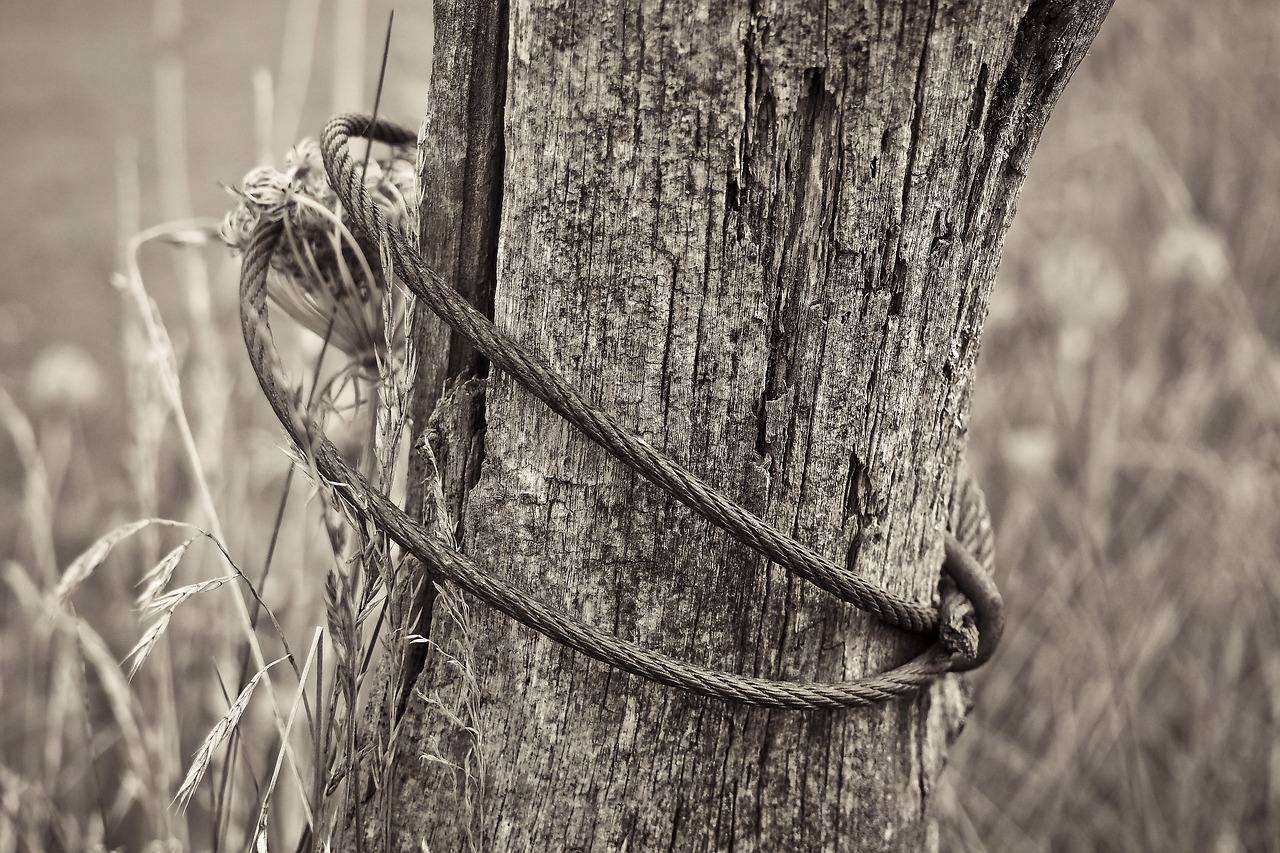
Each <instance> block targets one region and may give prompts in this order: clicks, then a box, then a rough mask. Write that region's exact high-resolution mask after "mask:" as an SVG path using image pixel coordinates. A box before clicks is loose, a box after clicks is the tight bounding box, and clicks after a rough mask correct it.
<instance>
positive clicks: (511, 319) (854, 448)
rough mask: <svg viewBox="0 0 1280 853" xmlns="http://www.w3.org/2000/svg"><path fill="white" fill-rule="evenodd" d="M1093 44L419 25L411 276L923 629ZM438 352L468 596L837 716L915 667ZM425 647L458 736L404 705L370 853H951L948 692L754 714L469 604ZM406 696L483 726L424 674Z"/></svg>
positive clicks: (897, 21)
mask: <svg viewBox="0 0 1280 853" xmlns="http://www.w3.org/2000/svg"><path fill="white" fill-rule="evenodd" d="M1109 6H1110V0H1082V1H1081V2H1069V0H1036V2H1031V3H1030V4H1028V2H1025V0H1023V2H1015V1H1014V0H992V2H984V3H973V2H942V0H934V2H930V3H926V2H883V0H882V2H867V3H862V4H844V5H841V4H836V5H834V6H833V5H830V4H826V3H806V2H796V3H786V4H776V5H772V6H771V5H765V6H761V5H760V4H757V3H717V4H714V5H711V4H708V3H706V2H698V3H676V4H664V3H656V2H651V0H639V2H627V3H624V4H622V5H616V4H590V3H586V4H563V3H554V2H543V0H533V2H528V3H519V4H513V5H512V6H511V7H510V8H508V7H507V5H506V3H505V2H474V0H440V2H438V3H437V5H436V22H437V31H436V54H435V55H436V65H435V71H434V77H433V100H432V108H431V110H432V111H431V113H430V114H429V116H428V118H427V123H426V128H427V138H426V141H425V145H424V148H423V154H424V157H423V190H424V199H423V211H422V242H423V249H424V254H425V256H426V257H427V259H428V260H429V262H431V263H433V264H434V265H435V266H436V267H437V269H439V271H440V272H441V273H442V274H444V275H445V277H446V279H450V280H452V281H455V282H456V283H457V286H458V287H459V288H460V289H461V290H462V291H463V292H464V293H467V294H469V295H470V296H471V297H472V298H473V300H474V302H475V303H476V304H477V305H479V306H481V307H482V308H484V309H485V310H488V311H491V312H492V314H493V316H494V318H495V320H496V322H497V323H498V325H499V326H502V327H504V328H506V329H508V330H509V331H511V332H512V333H513V334H514V335H516V337H517V338H519V339H520V340H521V341H523V342H525V343H527V344H528V345H529V346H530V347H532V348H536V349H537V350H539V351H541V352H542V353H544V354H545V355H546V356H547V357H548V358H549V359H550V360H551V362H552V363H553V364H555V365H556V366H557V367H558V368H559V369H560V370H561V371H563V372H564V373H565V374H566V375H567V376H568V377H569V378H570V379H571V380H572V381H573V382H575V383H576V384H577V385H578V387H579V388H581V389H582V390H583V391H584V392H585V393H586V395H587V396H588V398H590V399H592V400H595V401H598V402H599V403H600V404H601V405H602V407H603V408H605V409H606V410H608V411H610V412H612V413H614V414H615V415H616V416H617V417H618V418H619V419H620V420H621V421H622V422H623V423H624V424H625V425H627V426H628V427H630V428H632V429H634V430H635V431H636V432H637V433H638V434H639V435H641V436H642V437H643V438H645V439H646V440H647V441H649V442H650V443H651V444H653V445H655V446H657V447H660V448H663V449H664V450H666V451H667V452H668V453H670V454H671V455H673V456H674V457H675V458H676V459H678V460H680V461H682V462H684V463H685V464H687V465H688V466H689V467H690V468H692V469H693V470H694V471H695V472H696V473H698V474H700V475H701V476H703V477H704V478H705V479H706V480H708V481H709V482H710V483H712V484H713V485H715V486H716V487H718V488H720V489H722V490H723V491H725V492H726V493H727V494H729V495H731V496H733V497H734V498H736V499H737V500H738V501H739V502H741V503H742V504H743V505H745V506H747V507H748V508H750V509H751V510H753V511H755V512H757V513H759V514H760V515H761V516H763V517H764V518H765V519H767V520H768V521H769V523H771V524H773V525H775V526H776V527H778V528H779V529H781V530H784V531H786V532H788V533H790V534H792V535H794V536H795V537H797V538H799V539H800V540H801V541H803V542H805V543H807V544H809V545H810V546H812V547H814V548H816V549H817V550H819V551H820V552H822V553H825V554H827V555H829V556H830V557H831V558H832V559H835V560H837V561H847V563H848V565H849V566H851V567H852V569H853V570H854V571H856V572H858V573H860V574H862V575H864V576H866V577H868V578H871V579H873V580H875V581H876V582H877V583H880V584H883V585H885V586H886V587H888V588H889V589H891V590H893V591H895V592H897V593H899V594H902V595H905V596H908V597H911V598H913V599H916V600H919V601H924V602H928V601H930V600H931V599H932V598H933V597H934V596H935V595H936V587H937V583H938V574H939V566H940V564H941V561H942V541H943V540H942V526H943V524H944V522H945V518H946V510H947V507H946V500H947V495H948V494H949V489H950V485H951V478H952V476H953V472H954V470H955V468H954V466H955V463H956V458H957V454H958V453H959V451H960V448H961V446H962V444H963V436H964V430H965V419H966V416H967V409H968V398H969V390H970V386H971V381H972V377H973V371H974V365H975V361H976V358H977V351H978V338H979V333H980V330H981V325H982V321H983V318H984V316H985V313H986V305H987V298H988V295H989V293H990V288H991V285H992V282H993V280H994V277H995V271H996V265H997V262H998V259H999V254H1000V247H1001V244H1002V241H1003V238H1004V234H1005V231H1006V229H1007V228H1008V225H1009V222H1010V219H1011V217H1012V214H1013V209H1014V203H1015V200H1016V197H1017V194H1018V191H1019V189H1020V188H1021V185H1022V181H1023V178H1024V177H1025V175H1026V170H1027V165H1028V161H1029V159H1030V156H1031V154H1032V152H1033V150H1034V148H1035V146H1036V143H1037V141H1038V140H1039V137H1040V134H1041V132H1042V130H1043V128H1044V124H1045V122H1046V120H1047V118H1048V115H1049V112H1050V109H1051V108H1052V106H1053V104H1054V103H1055V101H1056V99H1057V97H1058V94H1059V93H1060V92H1061V90H1062V88H1063V86H1065V84H1066V82H1067V80H1068V78H1069V77H1070V75H1071V73H1072V71H1073V70H1074V69H1075V67H1076V65H1077V64H1078V63H1079V61H1080V59H1081V58H1082V57H1083V55H1084V53H1085V51H1086V49H1087V48H1088V46H1089V44H1090V42H1091V41H1092V39H1093V37H1094V35H1095V34H1096V32H1097V29H1098V27H1099V26H1100V24H1101V21H1102V19H1103V17H1104V16H1105V14H1106V11H1107V9H1108V8H1109ZM429 334H430V335H431V336H433V337H431V338H430V342H428V345H431V346H435V347H436V349H435V352H436V353H437V357H436V360H435V361H434V362H431V363H430V364H426V365H424V368H423V373H422V374H421V375H420V379H419V386H418V388H417V389H416V391H417V393H418V394H419V401H418V409H417V411H418V423H417V425H416V429H417V430H418V431H419V433H420V434H428V433H429V435H430V437H431V438H433V439H434V442H435V451H436V458H437V459H438V460H439V461H440V466H441V470H442V471H443V473H444V475H445V485H446V494H447V495H448V496H449V503H450V506H451V510H452V511H453V512H455V513H456V514H457V517H456V519H455V520H456V521H457V522H458V523H459V525H460V527H459V538H460V540H461V543H462V544H461V546H462V547H463V548H464V550H466V551H467V552H469V553H470V554H471V555H472V557H473V558H474V559H475V560H477V561H478V562H479V563H480V564H482V565H485V566H488V567H490V568H491V569H492V570H494V571H496V572H497V573H499V574H501V575H502V576H504V577H506V578H509V579H511V580H512V581H514V582H516V583H518V584H519V585H520V586H522V587H524V588H525V589H527V590H529V591H530V592H532V593H533V594H535V595H536V596H538V597H540V598H541V599H542V600H544V601H546V602H548V603H551V604H554V605H556V606H558V607H562V608H564V609H566V610H567V611H569V612H572V613H575V614H581V615H582V616H584V617H585V618H587V619H589V620H590V621H592V622H594V623H596V624H598V625H601V626H605V627H608V628H610V629H611V630H613V631H615V632H616V633H618V634H619V635H621V636H623V637H626V638H630V639H635V640H637V641H640V642H643V643H646V644H649V645H651V646H653V647H654V648H657V649H660V650H662V651H664V652H667V653H669V654H673V655H678V656H681V657H684V658H687V659H689V660H692V661H697V662H700V663H704V664H710V665H714V666H717V667H722V668H725V669H729V670H733V671H738V672H743V673H748V674H752V675H759V676H766V677H777V678H787V679H821V680H840V679H849V678H855V677H857V676H860V675H864V674H868V673H872V672H876V671H879V670H882V669H885V668H888V667H890V666H891V665H893V664H895V663H898V662H901V661H902V660H904V659H905V658H907V657H908V656H910V655H911V654H912V653H913V652H915V651H917V650H918V649H919V648H920V646H921V643H922V642H923V641H922V640H921V638H918V637H912V636H908V635H903V634H901V633H900V632H897V631H895V630H892V629H888V628H885V627H883V626H881V625H880V624H878V623H877V622H875V621H874V620H873V619H871V618H869V617H866V616H865V615H864V614H862V613H860V612H859V611H857V610H855V609H854V608H852V607H850V606H848V605H845V604H843V603H841V602H839V601H837V600H835V599H834V598H833V597H831V596H830V595H827V594H826V593H824V592H822V591H820V590H818V589H816V588H814V587H811V586H809V585H807V584H805V583H803V582H800V581H798V580H796V579H794V578H792V577H790V576H788V575H787V574H786V573H785V572H784V571H782V570H781V569H779V568H777V567H776V566H772V565H769V564H768V563H766V562H765V561H764V560H762V559H760V558H759V557H757V556H756V555H755V554H753V553H752V552H751V551H749V550H747V549H746V548H744V547H742V546H739V545H738V544H736V543H735V542H733V541H731V540H730V539H729V538H728V537H726V536H725V535H723V534H722V533H720V532H718V531H716V530H714V529H713V528H711V527H710V525H708V524H707V523H705V522H703V521H702V520H700V519H699V518H697V517H696V516H694V515H693V513H692V512H690V511H688V510H686V509H685V508H684V507H682V506H680V505H679V504H677V503H675V502H674V501H673V500H671V499H669V498H668V497H667V496H666V495H664V494H663V492H661V491H660V490H659V489H657V488H656V487H654V486H652V485H650V484H649V483H647V482H645V481H643V480H641V479H639V478H638V477H636V476H634V475H632V474H631V473H629V472H628V471H627V470H626V469H625V468H624V467H623V466H621V465H620V464H618V463H617V462H615V461H613V460H612V459H611V458H610V457H609V456H608V455H607V454H605V453H604V452H603V451H602V450H600V449H599V448H597V447H595V446H594V445H592V444H591V443H590V442H589V441H587V440H586V439H584V438H583V437H582V436H581V435H579V434H578V433H577V432H576V431H575V430H574V429H573V428H572V427H571V426H570V425H568V424H567V423H565V422H564V421H563V420H562V419H561V418H559V417H558V416H557V415H555V414H553V413H552V412H551V411H549V410H548V409H547V408H546V407H545V406H544V405H543V404H541V403H540V402H538V401H537V400H535V399H533V398H532V397H531V396H529V395H528V394H526V393H525V392H523V391H522V390H521V389H520V388H519V387H518V386H517V385H516V384H515V383H514V382H513V381H512V380H511V379H510V378H508V377H507V376H505V375H502V374H501V373H498V372H496V371H495V372H493V373H492V374H489V372H488V369H487V365H486V364H485V363H484V361H483V359H480V358H477V357H476V356H475V354H474V353H472V352H471V351H470V350H468V349H466V348H462V347H458V346H456V345H451V346H443V345H441V344H440V341H441V340H447V339H448V336H447V335H444V336H443V337H442V336H441V332H440V330H439V329H438V328H436V329H435V330H434V331H432V332H430V333H429ZM424 358H427V353H425V352H424ZM427 360H428V361H429V359H427ZM446 383H447V387H448V391H447V393H445V394H444V395H443V397H442V396H441V390H442V388H444V387H445V384H446ZM431 411H434V413H435V415H434V417H435V420H434V426H433V428H432V429H430V430H428V429H427V426H428V424H427V414H428V413H429V412H431ZM430 630H431V634H432V638H433V640H435V642H437V643H439V644H440V646H441V647H442V648H445V649H453V650H455V652H456V653H458V654H462V652H458V651H457V650H461V649H471V650H472V651H470V652H467V653H466V654H467V656H468V660H466V661H465V663H466V665H467V666H469V667H470V669H471V671H472V672H473V673H474V676H475V684H474V687H473V688H470V689H471V690H472V692H471V693H470V694H469V696H468V697H464V698H467V700H468V701H470V703H471V704H470V705H469V706H468V707H470V708H471V709H472V712H473V716H472V717H471V718H468V717H466V715H462V716H459V715H457V714H452V715H451V714H445V713H441V712H440V710H439V708H438V707H437V706H436V705H433V704H432V703H424V702H421V701H419V700H418V699H416V698H415V699H412V700H411V701H410V703H409V706H410V707H409V708H408V709H407V711H406V717H405V721H404V724H403V725H402V726H401V729H400V732H399V736H400V737H401V738H402V739H403V740H402V745H401V747H400V750H399V752H400V754H401V756H402V763H401V765H400V766H399V767H398V768H397V769H396V772H395V773H390V774H384V778H389V779H392V780H393V783H392V784H390V785H386V786H384V787H382V788H379V789H377V790H372V788H371V789H370V791H369V794H368V795H369V797H370V798H371V799H378V798H380V799H381V800H382V805H383V807H382V808H375V807H373V806H372V805H370V806H369V807H367V808H365V809H364V814H365V821H364V825H365V830H366V832H367V833H368V837H369V839H370V843H374V839H380V838H385V837H391V838H392V839H393V847H395V849H402V850H410V849H413V850H417V849H419V841H420V840H424V839H425V841H426V842H427V844H428V845H429V847H430V849H432V850H458V849H465V848H467V847H468V846H474V847H477V848H478V849H484V850H502V851H505V850H520V851H523V850H633V851H639V850H652V849H671V850H717V849H733V850H738V851H746V850H762V851H771V850H929V849H936V848H937V845H938V839H937V834H936V825H935V823H934V821H933V820H932V817H931V807H932V792H933V787H934V784H935V782H936V779H937V776H938V773H939V772H940V770H941V768H942V766H943V763H944V762H945V758H946V750H947V744H948V743H949V740H950V739H951V738H952V737H954V735H955V733H956V732H957V731H958V729H959V725H960V723H961V722H962V720H963V716H964V713H965V708H964V702H963V698H962V693H961V691H960V689H959V687H958V682H957V679H955V678H954V677H952V678H948V679H945V680H944V681H942V682H941V683H939V685H938V686H937V687H935V688H934V689H933V690H931V691H928V692H926V693H923V694H921V695H920V696H918V697H917V698H916V699H914V700H910V699H908V700H903V701H898V702H893V703H889V704H885V705H883V706H879V707H876V708H873V709H870V710H860V711H844V712H823V713H817V712H811V713H795V712H789V713H788V712H777V711H773V712H770V711H765V710H758V709H750V708H745V707H739V706H732V705H727V704H723V703H719V702H715V701H711V700H706V699H701V698H697V697H691V696H688V695H685V694H683V693H680V692H678V691H675V690H671V689H668V688H665V687H660V686H656V685H653V684H650V683H646V682H643V681H641V680H639V679H636V678H633V677H631V676H627V675H625V674H619V673H617V672H614V671H611V670H610V669H608V668H606V667H605V666H603V665H601V664H598V663H596V662H594V661H591V660H589V659H586V658H584V657H582V656H581V655H577V654H574V653H572V652H570V651H568V650H566V649H564V648H562V647H560V646H558V645H556V644H554V643H552V642H551V641H549V640H546V639H545V638H543V637H541V636H539V635H537V634H535V633H533V632H532V631H529V630H527V629H525V628H523V627H522V626H520V625H518V624H516V623H514V622H512V621H509V620H507V619H506V618H504V617H502V616H499V615H497V614H495V613H492V612H490V611H488V610H486V609H484V608H483V607H482V606H479V605H475V604H473V605H472V607H471V621H470V626H469V627H468V628H467V629H466V631H465V636H464V635H463V632H462V631H461V630H460V629H459V627H458V622H457V621H456V620H455V619H453V618H452V617H448V615H447V614H444V613H442V611H441V607H440V605H439V603H437V608H436V614H435V616H434V617H433V620H432V623H431V628H430ZM992 665H994V666H999V660H998V659H997V660H996V662H995V663H994V664H992ZM979 677H980V676H979ZM417 687H418V688H419V690H421V691H422V692H423V693H425V694H426V695H435V696H436V697H437V698H439V697H446V698H447V697H448V696H452V697H454V699H458V700H459V702H458V703H457V704H458V706H459V707H461V705H464V704H466V702H462V701H461V700H460V698H459V697H461V696H462V694H461V692H460V691H464V689H465V688H464V687H461V686H459V679H458V678H457V675H456V671H455V670H454V669H451V668H450V667H447V666H445V665H444V662H443V660H441V659H440V658H439V656H429V657H428V660H427V661H426V667H425V669H424V671H423V673H422V675H421V676H420V678H419V680H418V684H417ZM433 691H434V693H433ZM445 704H448V703H447V702H446V703H445ZM455 710H456V709H455ZM468 726H471V727H473V728H474V730H475V732H474V733H473V732H468V731H467V730H466V728H467V727H468ZM476 733H478V738H477V737H476ZM424 753H425V754H429V755H432V756H433V758H434V759H443V761H442V760H431V761H423V760H420V758H419V756H420V755H422V754H424ZM445 762H448V763H445ZM450 764H451V765H452V766H450ZM459 768H469V769H468V770H463V769H459ZM370 815H375V816H376V815H391V817H390V818H389V820H390V821H391V824H392V825H391V826H387V825H385V824H380V823H379V819H377V818H370V817H369V816H370ZM384 832H385V833H387V834H386V835H383V834H382V833H384ZM375 846H377V845H375Z"/></svg>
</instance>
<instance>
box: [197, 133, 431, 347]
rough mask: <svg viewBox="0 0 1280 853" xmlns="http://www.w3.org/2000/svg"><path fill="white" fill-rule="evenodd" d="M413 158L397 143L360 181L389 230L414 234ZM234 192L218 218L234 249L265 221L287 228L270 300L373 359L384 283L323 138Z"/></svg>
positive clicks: (381, 341)
mask: <svg viewBox="0 0 1280 853" xmlns="http://www.w3.org/2000/svg"><path fill="white" fill-rule="evenodd" d="M411 156H412V152H411V151H408V150H406V149H396V150H393V151H392V153H391V156H389V157H387V158H384V159H377V160H375V159H370V160H369V164H368V168H367V170H366V171H365V173H364V184H365V187H366V188H367V189H368V191H369V194H370V196H372V198H373V200H374V202H375V203H377V205H378V207H379V208H380V209H381V210H382V213H383V215H384V216H386V217H387V220H388V222H389V223H390V224H391V225H392V227H393V228H394V227H401V228H404V229H405V230H406V231H408V233H410V234H416V233H417V218H418V217H417V174H416V170H415V168H414V165H413V160H412V159H411ZM231 192H232V194H233V195H234V196H235V197H236V201H237V203H236V205H235V207H234V208H232V209H231V210H230V211H228V212H227V215H226V216H225V217H224V218H223V221H222V228H221V235H222V239H223V241H224V242H226V243H227V245H229V246H230V247H231V248H232V249H234V250H236V251H241V252H242V251H244V250H245V249H246V248H247V247H248V245H249V243H250V241H251V240H252V237H253V233H254V231H255V229H256V228H257V227H258V225H259V224H260V223H262V222H280V223H282V224H283V226H284V236H283V238H282V239H281V242H280V244H279V246H278V247H277V249H276V253H275V256H274V257H273V258H272V261H271V269H270V271H269V273H268V276H267V295H268V296H269V297H270V298H271V301H272V302H274V303H275V304H276V305H278V306H279V307H280V308H282V309H283V310H284V311H285V312H286V313H288V314H289V316H291V317H292V318H293V319H294V320H296V321H297V322H299V323H301V324H302V325H303V326H305V327H306V328H307V329H309V330H311V331H312V332H314V333H315V334H317V335H319V336H321V337H324V336H326V335H327V336H328V338H329V342H330V344H331V345H332V346H334V347H337V348H338V349H340V350H341V351H343V352H344V353H346V354H347V355H349V356H351V357H352V358H353V359H354V360H356V361H357V362H359V363H368V362H371V361H372V360H373V358H374V357H375V356H376V355H378V354H379V353H381V352H382V351H383V350H384V349H385V335H384V326H383V316H382V314H383V296H384V293H385V290H386V287H387V284H386V282H385V281H384V279H383V274H382V270H381V268H380V266H379V262H378V252H377V250H376V247H374V246H371V245H368V244H366V243H364V242H363V241H357V240H356V238H354V236H353V234H354V229H353V227H352V222H351V219H350V217H349V216H348V215H347V213H346V211H344V210H343V209H342V205H341V204H340V203H339V201H338V197H337V195H336V194H335V193H334V191H333V188H332V187H331V186H330V185H329V179H328V175H327V173H326V172H325V168H324V160H323V157H322V156H321V151H320V144H319V143H318V142H317V141H316V140H314V139H310V138H307V139H303V140H302V141H301V142H299V143H298V144H297V145H295V146H294V147H293V148H292V149H291V150H290V151H289V153H288V154H287V155H285V169H284V171H283V172H281V171H277V170H276V169H275V168H274V167H272V166H258V167H255V168H254V169H251V170H250V171H249V172H248V174H246V175H245V176H244V180H243V182H242V185H241V187H240V188H239V189H233V190H231ZM394 297H395V294H394V293H393V300H392V303H393V305H394V306H401V305H402V302H403V300H400V299H397V298H394ZM393 319H397V318H393Z"/></svg>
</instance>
